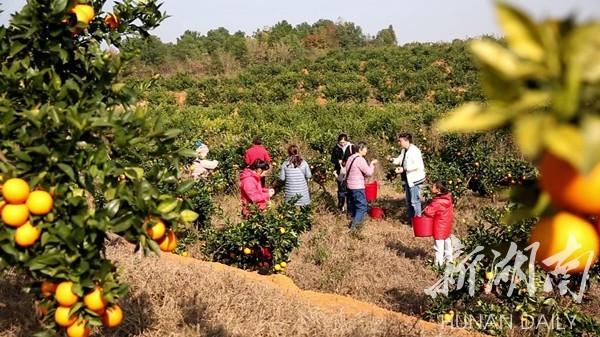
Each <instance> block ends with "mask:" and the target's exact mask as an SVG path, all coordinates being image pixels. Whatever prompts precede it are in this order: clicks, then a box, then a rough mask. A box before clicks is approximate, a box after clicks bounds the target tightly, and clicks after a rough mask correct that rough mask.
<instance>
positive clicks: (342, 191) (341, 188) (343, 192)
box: [336, 180, 349, 211]
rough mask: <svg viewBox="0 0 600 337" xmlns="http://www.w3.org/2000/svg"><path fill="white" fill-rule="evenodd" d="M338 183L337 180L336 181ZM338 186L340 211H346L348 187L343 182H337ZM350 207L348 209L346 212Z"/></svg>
mask: <svg viewBox="0 0 600 337" xmlns="http://www.w3.org/2000/svg"><path fill="white" fill-rule="evenodd" d="M336 181H337V180H336ZM337 185H338V209H339V210H340V211H341V210H342V209H344V205H345V204H346V202H347V201H349V200H348V187H347V186H346V184H344V183H343V182H340V181H337ZM347 209H348V207H346V210H347Z"/></svg>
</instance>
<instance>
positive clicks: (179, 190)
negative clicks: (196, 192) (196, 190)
mask: <svg viewBox="0 0 600 337" xmlns="http://www.w3.org/2000/svg"><path fill="white" fill-rule="evenodd" d="M194 184H196V181H194V180H188V181H186V182H184V183H183V184H181V185H180V186H179V188H177V193H185V192H187V191H189V190H190V188H192V187H193V186H194Z"/></svg>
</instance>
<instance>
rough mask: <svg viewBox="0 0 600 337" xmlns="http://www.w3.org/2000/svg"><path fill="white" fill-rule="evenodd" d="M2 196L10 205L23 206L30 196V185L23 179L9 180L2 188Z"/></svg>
mask: <svg viewBox="0 0 600 337" xmlns="http://www.w3.org/2000/svg"><path fill="white" fill-rule="evenodd" d="M2 196H3V197H4V200H6V202H8V203H9V204H22V203H24V202H25V200H27V197H28V196H29V184H27V182H26V181H25V180H23V179H20V178H12V179H8V180H7V181H6V183H4V186H2Z"/></svg>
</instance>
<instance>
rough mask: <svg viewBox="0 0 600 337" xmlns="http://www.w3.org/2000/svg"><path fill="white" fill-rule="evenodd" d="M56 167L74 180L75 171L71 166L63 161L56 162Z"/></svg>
mask: <svg viewBox="0 0 600 337" xmlns="http://www.w3.org/2000/svg"><path fill="white" fill-rule="evenodd" d="M58 168H60V169H61V170H62V171H63V172H64V173H65V174H66V175H67V176H68V177H69V178H71V180H73V181H76V179H75V172H74V171H73V168H71V166H69V165H67V164H64V163H58Z"/></svg>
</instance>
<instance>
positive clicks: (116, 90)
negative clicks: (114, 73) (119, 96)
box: [111, 83, 126, 93]
mask: <svg viewBox="0 0 600 337" xmlns="http://www.w3.org/2000/svg"><path fill="white" fill-rule="evenodd" d="M125 85H126V84H125V83H115V84H113V85H112V87H111V90H112V91H113V92H114V93H119V92H120V91H121V90H123V88H124V87H125Z"/></svg>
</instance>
